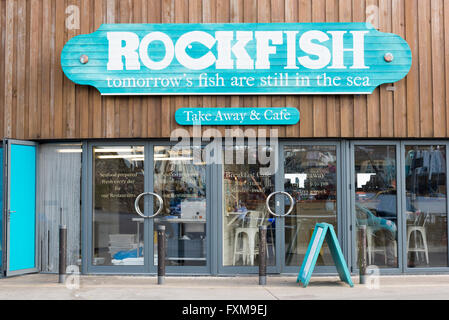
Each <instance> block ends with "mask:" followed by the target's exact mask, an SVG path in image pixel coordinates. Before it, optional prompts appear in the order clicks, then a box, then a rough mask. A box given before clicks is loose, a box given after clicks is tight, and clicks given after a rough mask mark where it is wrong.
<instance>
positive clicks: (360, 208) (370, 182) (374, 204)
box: [354, 146, 398, 268]
mask: <svg viewBox="0 0 449 320" xmlns="http://www.w3.org/2000/svg"><path fill="white" fill-rule="evenodd" d="M354 161H355V185H356V189H355V217H356V225H357V226H361V225H365V226H366V230H367V259H368V264H369V265H377V266H378V267H383V268H385V267H390V268H396V267H398V262H397V254H398V249H397V201H396V200H397V198H396V197H397V188H396V147H395V146H355V148H354ZM357 230H358V229H357ZM357 239H358V238H357ZM357 241H358V240H357ZM358 247H359V246H358V245H357V248H358Z"/></svg>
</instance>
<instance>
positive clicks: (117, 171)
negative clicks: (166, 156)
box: [92, 146, 144, 265]
mask: <svg viewBox="0 0 449 320" xmlns="http://www.w3.org/2000/svg"><path fill="white" fill-rule="evenodd" d="M93 161H94V163H93V192H94V197H93V208H94V210H93V230H92V231H93V264H94V265H143V253H144V250H143V220H144V219H143V218H140V217H139V216H138V215H137V214H136V212H135V209H134V201H135V199H136V197H137V196H138V195H139V194H140V193H142V192H144V147H133V146H120V147H115V146H113V147H94V148H93ZM143 202H144V201H141V205H142V203H143ZM140 210H141V211H142V212H144V209H143V206H142V207H141V209H140Z"/></svg>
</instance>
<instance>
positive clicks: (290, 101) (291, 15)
mask: <svg viewBox="0 0 449 320" xmlns="http://www.w3.org/2000/svg"><path fill="white" fill-rule="evenodd" d="M297 21H298V1H296V0H286V1H285V22H297ZM285 106H286V107H290V108H297V109H298V110H299V97H298V96H296V95H288V96H286V97H285ZM300 117H301V115H300ZM299 126H300V124H299V123H298V124H295V125H293V126H292V125H290V126H287V127H286V128H285V135H286V136H290V137H299Z"/></svg>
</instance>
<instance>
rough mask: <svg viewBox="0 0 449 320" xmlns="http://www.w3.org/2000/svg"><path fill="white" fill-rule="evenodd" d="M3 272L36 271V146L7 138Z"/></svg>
mask: <svg viewBox="0 0 449 320" xmlns="http://www.w3.org/2000/svg"><path fill="white" fill-rule="evenodd" d="M7 148H8V149H7V152H8V154H7V172H8V175H7V187H8V189H7V199H6V200H7V205H6V212H5V216H6V221H7V223H6V225H7V227H6V244H7V265H6V275H7V276H9V275H17V274H24V273H30V272H35V271H37V259H36V257H37V252H36V251H37V250H36V145H35V144H34V143H32V142H28V141H16V140H9V141H7Z"/></svg>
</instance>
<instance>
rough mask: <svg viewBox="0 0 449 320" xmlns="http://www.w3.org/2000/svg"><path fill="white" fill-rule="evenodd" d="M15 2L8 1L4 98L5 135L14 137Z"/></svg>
mask: <svg viewBox="0 0 449 320" xmlns="http://www.w3.org/2000/svg"><path fill="white" fill-rule="evenodd" d="M14 4H15V1H7V2H6V14H5V17H6V19H5V20H6V21H5V23H6V25H5V29H4V30H5V46H4V47H5V55H4V57H3V59H4V65H5V87H4V88H5V89H4V90H5V98H4V111H3V112H4V118H3V119H4V120H3V121H4V135H5V136H6V137H12V128H13V124H12V99H13V97H12V96H13V59H14V29H13V28H14V24H13V20H14Z"/></svg>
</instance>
